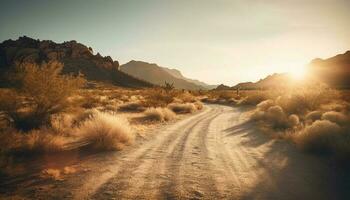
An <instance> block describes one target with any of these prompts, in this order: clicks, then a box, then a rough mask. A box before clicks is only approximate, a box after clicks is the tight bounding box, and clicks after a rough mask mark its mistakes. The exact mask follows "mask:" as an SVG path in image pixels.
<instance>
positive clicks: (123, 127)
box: [76, 111, 134, 150]
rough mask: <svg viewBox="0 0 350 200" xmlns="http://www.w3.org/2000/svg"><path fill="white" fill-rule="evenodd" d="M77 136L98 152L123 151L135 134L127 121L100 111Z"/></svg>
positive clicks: (82, 127)
mask: <svg viewBox="0 0 350 200" xmlns="http://www.w3.org/2000/svg"><path fill="white" fill-rule="evenodd" d="M76 134H77V136H78V137H80V138H82V140H84V141H86V142H87V143H88V144H89V146H90V147H91V148H92V149H97V150H121V149H122V148H123V147H124V146H125V145H129V144H131V143H132V142H133V140H134V134H133V132H132V130H131V127H130V125H129V122H128V121H127V120H126V119H124V118H121V117H119V116H117V115H115V114H110V113H102V112H98V111H97V112H96V114H95V115H94V116H93V117H92V118H91V119H89V120H86V121H85V122H83V123H82V124H81V125H80V126H79V127H78V128H77V129H76Z"/></svg>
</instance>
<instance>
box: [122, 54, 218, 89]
mask: <svg viewBox="0 0 350 200" xmlns="http://www.w3.org/2000/svg"><path fill="white" fill-rule="evenodd" d="M120 70H121V71H124V72H125V73H128V74H130V75H132V76H135V77H137V78H140V79H143V80H146V81H149V82H151V83H153V84H157V85H164V84H165V82H168V83H173V84H174V86H175V88H178V89H189V90H199V89H200V90H205V89H211V88H210V85H208V84H205V83H203V82H200V81H198V80H193V79H189V78H186V77H184V76H183V75H182V73H181V72H180V71H179V70H177V69H171V68H167V67H162V66H159V65H157V64H155V63H148V62H144V61H136V60H131V61H129V62H128V63H125V64H123V65H121V66H120Z"/></svg>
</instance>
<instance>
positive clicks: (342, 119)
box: [322, 111, 350, 125]
mask: <svg viewBox="0 0 350 200" xmlns="http://www.w3.org/2000/svg"><path fill="white" fill-rule="evenodd" d="M322 120H328V121H331V122H334V123H336V124H339V125H346V124H347V123H350V119H349V117H348V116H346V115H344V114H343V113H340V112H336V111H329V112H326V113H324V114H323V115H322Z"/></svg>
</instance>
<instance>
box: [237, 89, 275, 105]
mask: <svg viewBox="0 0 350 200" xmlns="http://www.w3.org/2000/svg"><path fill="white" fill-rule="evenodd" d="M268 98H269V94H268V91H257V92H251V93H250V94H249V95H247V96H246V97H244V98H242V99H241V100H240V101H238V105H257V104H259V103H260V102H262V101H265V100H267V99H268Z"/></svg>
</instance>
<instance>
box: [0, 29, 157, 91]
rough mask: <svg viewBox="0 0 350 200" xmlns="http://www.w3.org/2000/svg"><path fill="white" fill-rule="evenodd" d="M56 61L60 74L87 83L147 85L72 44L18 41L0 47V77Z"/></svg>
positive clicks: (115, 63)
mask: <svg viewBox="0 0 350 200" xmlns="http://www.w3.org/2000/svg"><path fill="white" fill-rule="evenodd" d="M53 60H57V61H60V62H62V63H63V64H64V68H63V73H79V72H80V73H82V74H84V75H85V77H86V78H87V79H88V80H97V81H106V82H111V83H114V84H117V85H120V86H128V87H147V86H151V84H150V83H147V82H145V81H142V80H139V79H136V78H134V77H131V76H129V75H127V74H125V73H123V72H121V71H119V63H118V61H113V59H112V58H111V57H110V56H105V57H103V56H101V55H100V54H99V53H97V54H96V55H94V53H93V50H92V48H91V47H87V46H85V45H83V44H80V43H78V42H76V41H74V40H72V41H69V42H63V43H60V44H59V43H55V42H53V41H50V40H43V41H40V40H35V39H32V38H29V37H26V36H24V37H20V38H19V39H18V40H6V41H4V42H3V43H1V44H0V73H2V74H4V72H6V71H7V70H10V69H11V68H13V67H14V66H15V65H16V64H21V63H27V62H30V63H40V62H43V61H46V62H48V61H53Z"/></svg>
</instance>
